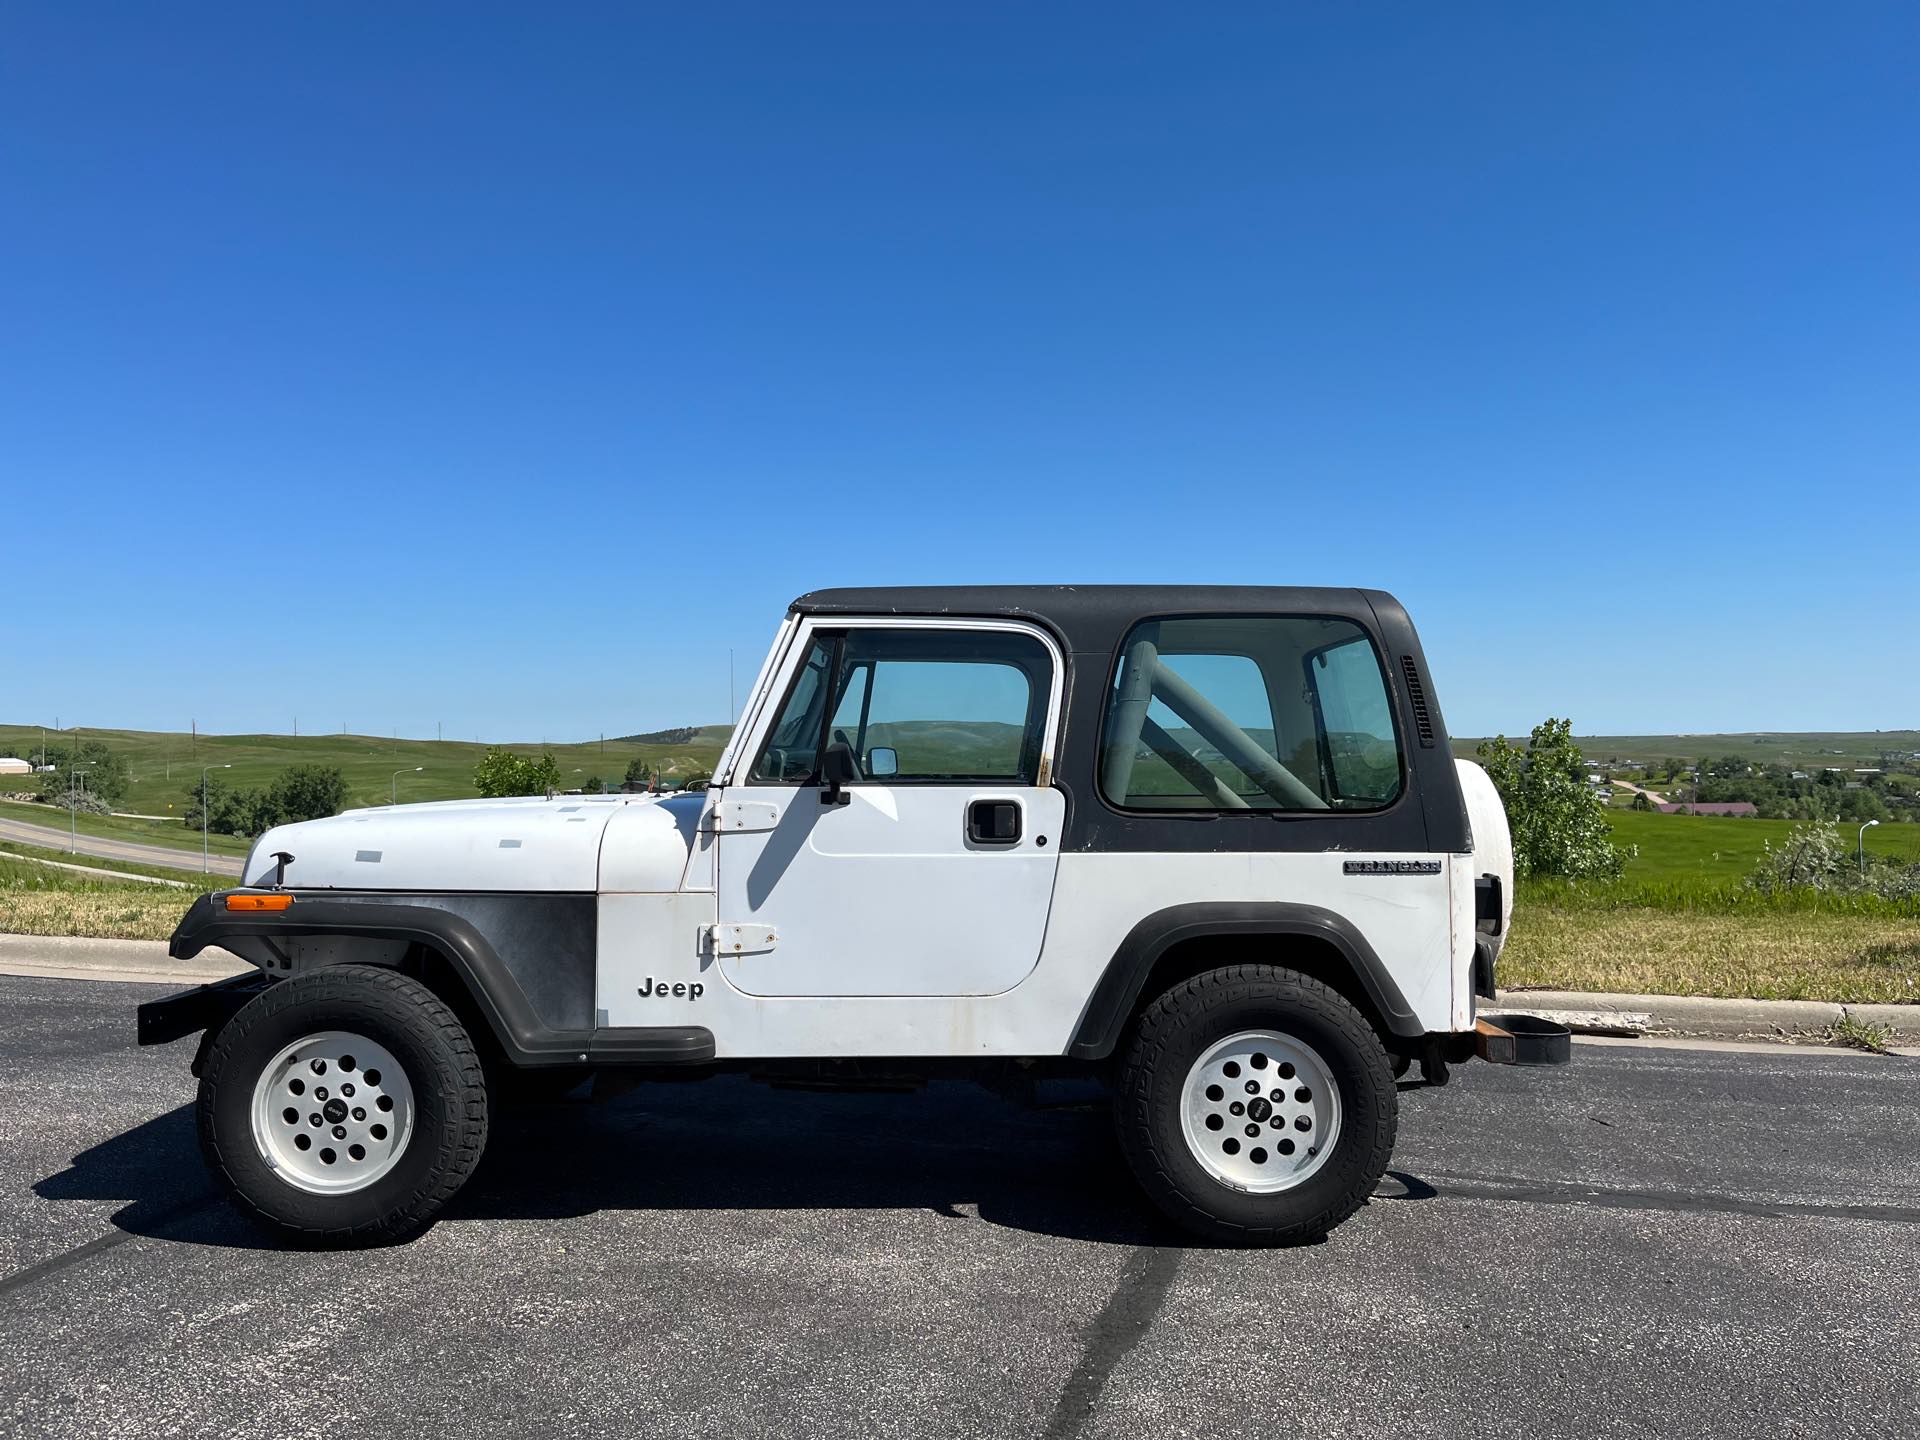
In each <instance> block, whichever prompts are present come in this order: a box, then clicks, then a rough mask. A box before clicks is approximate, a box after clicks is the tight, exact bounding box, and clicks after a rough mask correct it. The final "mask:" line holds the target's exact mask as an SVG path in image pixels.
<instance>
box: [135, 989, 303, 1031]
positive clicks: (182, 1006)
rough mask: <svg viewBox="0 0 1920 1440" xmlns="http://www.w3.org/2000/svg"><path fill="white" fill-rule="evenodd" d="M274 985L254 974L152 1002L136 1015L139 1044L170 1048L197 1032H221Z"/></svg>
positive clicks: (141, 1008) (136, 1012)
mask: <svg viewBox="0 0 1920 1440" xmlns="http://www.w3.org/2000/svg"><path fill="white" fill-rule="evenodd" d="M273 983H274V982H273V980H272V979H271V978H270V977H268V976H266V975H262V974H260V973H259V972H258V971H253V972H250V973H247V974H242V975H234V976H230V977H229V978H227V979H225V980H216V981H214V983H213V984H211V985H196V986H194V988H193V989H191V990H182V991H180V992H179V993H178V994H176V995H168V996H166V997H164V998H162V999H159V1000H149V1001H148V1002H147V1003H146V1004H144V1005H142V1006H141V1007H140V1008H139V1009H138V1010H136V1011H135V1012H134V1015H135V1033H136V1034H137V1036H138V1038H139V1043H140V1044H142V1045H167V1044H171V1043H172V1042H173V1041H175V1040H180V1039H183V1038H185V1037H186V1036H188V1035H192V1034H194V1033H195V1032H196V1031H200V1030H218V1029H219V1028H220V1027H221V1026H222V1025H224V1024H226V1023H227V1021H229V1020H231V1019H232V1018H233V1015H234V1012H235V1011H236V1010H238V1009H239V1008H240V1007H241V1006H242V1005H244V1004H246V1003H247V1002H248V1001H249V1000H251V999H253V997H254V996H256V995H258V994H259V993H260V992H261V991H262V990H264V989H266V988H267V986H269V985H271V984H273Z"/></svg>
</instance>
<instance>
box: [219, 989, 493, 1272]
mask: <svg viewBox="0 0 1920 1440" xmlns="http://www.w3.org/2000/svg"><path fill="white" fill-rule="evenodd" d="M199 1115H200V1147H201V1151H202V1153H203V1154H204V1155H205V1157H206V1161H207V1168H208V1169H209V1170H210V1171H211V1172H212V1173H213V1176H214V1178H215V1179H216V1180H217V1181H218V1182H219V1183H220V1185H221V1186H222V1188H224V1189H225V1190H226V1191H227V1194H228V1196H229V1197H230V1198H231V1199H232V1200H233V1202H234V1204H235V1205H236V1206H238V1207H239V1209H240V1210H241V1211H242V1212H243V1213H245V1214H246V1215H248V1216H249V1217H251V1218H252V1219H254V1220H256V1221H258V1222H259V1223H261V1224H262V1225H264V1226H266V1227H267V1228H268V1229H270V1230H273V1231H275V1232H276V1233H278V1234H279V1235H281V1236H282V1237H283V1238H287V1239H291V1240H295V1241H299V1242H303V1243H309V1244H339V1245H367V1244H383V1243H387V1242H390V1241H394V1240H400V1239H404V1238H406V1237H407V1236H409V1235H412V1234H414V1233H415V1232H417V1231H418V1230H420V1229H421V1228H422V1227H424V1226H425V1225H426V1224H427V1223H428V1222H429V1221H430V1220H431V1219H432V1218H433V1216H434V1215H435V1214H436V1213H438V1211H439V1210H440V1208H441V1207H442V1206H443V1205H445V1204H446V1202H447V1201H448V1200H449V1199H451V1198H452V1197H453V1195H454V1193H455V1192H456V1191H457V1190H458V1189H459V1188H460V1186H461V1185H462V1184H463V1183H464V1182H465V1180H466V1178H467V1176H468V1175H469V1174H470V1173H471V1172H472V1170H473V1167H474V1166H475V1164H477V1163H478V1161H479V1159H480V1152H481V1150H482V1149H483V1148H484V1147H485V1145H486V1139H487V1089H486V1080H485V1074H484V1072H483V1070H482V1068H481V1063H480V1057H479V1055H478V1054H477V1053H476V1052H475V1050H474V1046H473V1042H472V1039H471V1037H469V1036H468V1034H467V1032H466V1030H465V1028H464V1027H463V1026H462V1025H461V1023H460V1020H459V1018H458V1017H457V1016H456V1015H455V1014H454V1013H453V1012H452V1011H451V1010H450V1009H448V1008H447V1006H446V1005H445V1004H444V1003H443V1002H442V1001H441V1000H440V999H439V997H438V996H436V995H435V994H434V993H433V992H432V991H431V990H429V989H427V988H426V986H424V985H422V984H421V983H420V982H419V981H417V980H414V979H411V978H409V977H408V976H405V975H401V974H399V973H397V972H395V971H391V970H381V969H376V968H373V967H370V966H363V965H335V966H328V967H327V968H325V969H321V970H315V971H311V972H309V973H307V974H304V975H300V976H296V977H294V978H293V979H290V980H283V981H281V982H279V983H278V984H276V985H272V986H269V987H268V988H267V989H266V990H265V991H264V992H262V993H261V994H260V995H258V996H256V997H255V998H254V999H253V1000H251V1001H250V1002H248V1004H246V1005H245V1006H244V1007H242V1008H241V1009H240V1011H239V1012H238V1013H236V1014H235V1015H234V1017H233V1019H231V1020H230V1021H228V1022H227V1024H226V1025H225V1026H224V1027H223V1028H222V1029H221V1031H220V1033H219V1034H218V1035H217V1036H216V1037H215V1039H214V1043H213V1045H212V1048H211V1050H210V1051H209V1053H208V1056H207V1063H206V1065H205V1067H204V1068H203V1070H202V1074H201V1079H200V1104H199Z"/></svg>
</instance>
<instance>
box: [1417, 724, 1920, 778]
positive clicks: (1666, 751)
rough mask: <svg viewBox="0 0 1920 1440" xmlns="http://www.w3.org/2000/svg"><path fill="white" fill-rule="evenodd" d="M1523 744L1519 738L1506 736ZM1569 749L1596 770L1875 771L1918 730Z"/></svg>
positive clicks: (1589, 738)
mask: <svg viewBox="0 0 1920 1440" xmlns="http://www.w3.org/2000/svg"><path fill="white" fill-rule="evenodd" d="M1507 738H1508V739H1510V740H1517V741H1521V740H1525V739H1526V734H1525V732H1524V731H1523V732H1521V733H1520V734H1518V735H1510V736H1508V737H1507ZM1573 741H1574V744H1576V745H1578V746H1579V747H1580V751H1581V753H1582V754H1584V755H1585V756H1586V757H1587V760H1588V762H1589V763H1591V764H1592V765H1594V766H1596V767H1605V766H1608V765H1613V764H1624V763H1626V762H1627V761H1630V760H1638V761H1641V762H1642V763H1644V762H1646V761H1649V760H1685V761H1687V762H1689V763H1691V762H1693V761H1695V760H1699V759H1701V758H1702V757H1705V758H1708V759H1713V760H1718V759H1720V758H1721V757H1722V756H1724V755H1738V756H1740V757H1742V758H1743V759H1745V760H1748V761H1751V762H1752V763H1753V764H1755V765H1785V766H1788V767H1789V768H1791V769H1795V770H1821V769H1834V770H1841V769H1851V768H1853V767H1854V766H1856V765H1879V764H1880V757H1881V756H1882V755H1883V754H1885V753H1887V752H1888V751H1897V752H1899V753H1901V754H1905V755H1912V754H1913V753H1914V752H1916V751H1920V730H1814V731H1803V732H1798V733H1792V732H1785V731H1778V730H1754V731H1749V732H1746V733H1743V734H1732V735H1576V736H1574V737H1573ZM1479 743H1480V742H1479V741H1478V740H1463V739H1459V738H1457V737H1456V738H1455V740H1454V742H1453V751H1454V754H1456V755H1458V756H1460V757H1461V758H1462V759H1466V760H1471V759H1473V749H1474V746H1476V745H1478V744H1479Z"/></svg>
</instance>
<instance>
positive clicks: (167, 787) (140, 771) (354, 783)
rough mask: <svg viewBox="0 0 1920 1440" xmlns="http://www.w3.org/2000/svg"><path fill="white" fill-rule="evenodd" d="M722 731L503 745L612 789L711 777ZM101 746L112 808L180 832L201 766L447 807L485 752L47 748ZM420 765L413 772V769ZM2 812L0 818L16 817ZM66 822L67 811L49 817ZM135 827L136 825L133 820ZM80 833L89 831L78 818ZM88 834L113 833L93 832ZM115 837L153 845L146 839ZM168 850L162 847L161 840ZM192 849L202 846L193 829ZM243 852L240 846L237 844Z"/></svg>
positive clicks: (298, 744) (348, 746) (8, 732)
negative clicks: (169, 821) (312, 775)
mask: <svg viewBox="0 0 1920 1440" xmlns="http://www.w3.org/2000/svg"><path fill="white" fill-rule="evenodd" d="M726 733H727V731H726V727H725V726H706V727H703V728H702V729H701V730H699V731H698V732H697V733H696V734H694V735H693V736H692V737H691V738H690V739H688V740H687V741H686V742H685V743H684V744H678V745H657V744H642V743H640V742H637V741H627V740H608V741H606V742H605V743H604V745H603V744H602V743H601V742H599V741H597V740H594V741H588V742H586V743H584V744H561V745H539V744H532V745H528V744H511V745H507V746H505V747H504V748H505V749H508V750H511V751H513V752H514V753H516V754H520V755H539V754H540V753H541V752H542V751H543V750H550V751H552V753H553V758H554V761H555V763H556V764H558V765H559V767H560V777H561V781H562V788H564V789H572V788H574V787H576V786H580V785H583V784H584V783H585V782H586V780H587V779H588V777H590V776H598V777H599V778H600V779H601V780H603V781H606V782H608V783H609V784H611V785H618V784H619V782H620V779H621V777H622V776H623V775H625V774H626V770H627V762H628V761H629V760H634V759H642V760H645V761H646V762H647V763H648V764H649V765H650V766H652V767H653V768H655V769H657V770H663V771H664V772H665V773H666V774H667V775H669V776H676V775H677V776H691V775H705V774H709V773H711V771H712V769H713V766H714V764H715V762H716V761H718V760H719V758H720V752H721V750H722V749H723V748H724V746H725V742H726ZM76 736H77V737H78V738H80V739H83V740H101V741H104V742H105V743H106V744H107V745H109V746H111V747H112V748H113V749H114V750H115V751H117V752H118V753H119V754H121V755H122V756H123V757H125V759H126V761H127V765H128V769H129V770H130V772H131V774H132V782H133V783H132V785H131V786H130V787H129V789H128V792H127V796H126V798H125V799H124V800H123V801H121V803H120V804H119V805H118V806H117V807H116V808H117V809H120V810H131V811H137V812H140V813H142V814H148V815H160V816H167V817H172V816H179V817H180V819H179V820H178V821H177V822H175V828H176V829H178V830H182V831H184V830H186V828H187V825H186V820H187V818H188V817H187V815H186V812H187V810H188V809H189V808H190V802H189V801H188V798H187V792H188V791H189V790H190V789H191V788H192V787H193V786H194V785H195V784H197V783H198V782H199V779H200V768H201V767H202V766H203V765H223V764H230V765H232V767H233V768H232V769H231V770H224V771H221V772H219V773H220V775H221V778H222V779H224V780H226V781H227V782H228V783H230V784H233V785H237V786H258V785H265V784H267V783H268V782H270V781H271V780H272V779H273V777H274V776H275V775H277V774H278V773H279V772H280V771H282V770H284V769H286V768H287V767H288V766H290V765H337V766H339V767H340V770H341V773H342V774H344V775H345V776H346V780H347V788H348V790H349V792H350V794H351V796H352V803H353V804H354V805H384V804H386V803H387V800H388V795H389V788H388V787H389V784H390V781H391V780H392V776H393V772H394V771H396V770H402V769H404V770H406V771H407V772H408V773H406V774H403V775H401V776H400V777H399V795H400V799H401V800H402V801H408V800H454V799H463V798H466V797H470V796H472V795H474V794H475V793H476V792H475V790H474V788H473V767H474V765H475V763H477V762H478V760H479V759H480V757H481V756H482V755H483V754H485V753H486V750H487V746H486V745H485V744H480V743H475V742H472V741H466V740H446V741H439V740H407V739H401V740H394V739H390V738H382V737H380V736H375V735H298V736H294V735H202V736H200V737H199V739H198V740H197V741H196V740H195V739H194V738H193V737H192V736H191V735H187V734H177V733H172V732H164V731H150V730H92V729H84V730H79V731H73V730H66V731H48V732H47V742H48V743H49V744H54V745H57V744H61V743H63V742H66V741H70V740H72V739H74V738H75V737H76ZM40 737H41V731H40V727H38V726H37V725H35V726H26V725H0V755H18V756H21V757H23V758H26V759H32V758H34V756H35V755H36V754H37V753H38V747H39V745H40ZM415 765H418V766H421V767H422V769H421V771H420V773H419V774H414V773H412V768H411V767H413V766H415ZM32 782H33V777H29V776H18V777H8V778H7V780H6V781H5V782H4V784H5V786H6V788H9V789H15V790H20V789H31V788H32ZM15 809H16V807H14V806H7V807H5V809H4V810H0V814H9V815H10V814H14V813H15ZM53 813H54V814H56V815H58V817H59V821H60V823H62V824H64V823H65V821H66V815H65V812H64V811H56V812H53ZM135 823H140V822H135ZM81 826H82V828H83V829H84V828H85V827H86V819H85V817H82V820H81ZM90 833H113V834H116V835H120V834H121V832H119V831H118V830H115V831H111V832H109V831H96V832H90ZM122 838H136V839H150V838H153V837H152V836H151V835H150V834H148V833H145V832H142V833H140V834H138V835H131V836H126V835H123V836H122ZM161 843H166V842H161ZM193 843H194V845H196V846H197V845H198V844H199V838H198V832H197V831H196V832H194V836H193ZM239 848H240V850H242V851H244V850H245V846H244V845H242V846H240V847H239Z"/></svg>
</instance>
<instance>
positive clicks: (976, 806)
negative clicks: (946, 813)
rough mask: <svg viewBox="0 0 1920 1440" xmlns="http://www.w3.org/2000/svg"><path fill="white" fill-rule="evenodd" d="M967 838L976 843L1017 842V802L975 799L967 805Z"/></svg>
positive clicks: (1009, 843) (1018, 813) (1018, 824)
mask: <svg viewBox="0 0 1920 1440" xmlns="http://www.w3.org/2000/svg"><path fill="white" fill-rule="evenodd" d="M967 839H969V840H971V841H972V842H973V843H974V844H976V845H1017V844H1019V843H1020V804H1019V802H1018V801H1016V800H975V801H974V802H973V803H972V804H970V805H969V806H967Z"/></svg>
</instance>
